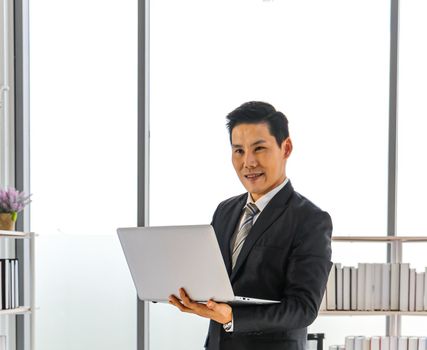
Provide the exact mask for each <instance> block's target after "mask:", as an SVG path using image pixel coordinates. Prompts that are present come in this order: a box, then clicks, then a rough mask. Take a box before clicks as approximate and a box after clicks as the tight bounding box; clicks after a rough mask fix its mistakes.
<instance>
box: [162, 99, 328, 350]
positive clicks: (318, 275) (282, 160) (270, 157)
mask: <svg viewBox="0 0 427 350" xmlns="http://www.w3.org/2000/svg"><path fill="white" fill-rule="evenodd" d="M227 120H228V122H227V127H228V130H229V133H230V141H231V147H232V162H233V166H234V169H235V170H236V173H237V175H238V177H239V179H240V181H241V182H242V184H243V186H244V187H245V189H246V190H247V191H248V193H245V194H242V195H239V196H236V197H233V198H230V199H227V200H225V201H224V202H222V203H220V204H219V206H218V208H217V210H216V211H215V213H214V216H213V220H212V225H213V227H214V229H215V233H216V236H217V239H218V243H219V245H220V248H221V252H222V255H223V258H224V262H225V265H226V267H227V270H228V273H229V276H230V281H231V283H232V286H233V290H234V293H235V295H244V296H249V297H254V298H260V299H270V300H280V303H278V304H264V305H232V306H230V305H228V304H224V303H215V302H214V301H212V300H210V301H209V302H208V303H207V304H206V305H204V304H201V303H196V302H193V301H192V300H191V299H190V298H189V297H188V295H187V293H186V291H185V290H183V289H180V290H179V297H180V298H179V299H178V298H177V297H176V296H174V295H172V296H171V297H170V300H169V302H170V303H171V304H172V305H175V306H176V307H178V308H179V309H180V310H181V311H183V312H190V313H195V314H197V315H199V316H202V317H207V318H210V319H211V321H210V325H209V333H208V337H207V339H206V343H205V347H206V348H207V349H208V350H251V349H260V350H276V349H277V350H279V349H280V350H288V349H291V350H304V349H305V344H306V337H307V326H308V325H310V324H311V323H312V322H313V321H314V320H315V319H316V317H317V313H318V310H319V307H320V303H321V300H322V297H323V293H324V291H325V287H326V282H327V279H328V275H329V271H330V269H331V267H332V262H331V235H332V222H331V218H330V216H329V214H328V213H326V212H324V211H322V210H321V209H319V208H318V207H317V206H316V205H314V204H313V203H312V202H310V201H309V200H308V199H307V198H305V197H303V196H302V195H300V194H299V193H297V192H295V191H294V189H293V187H292V184H291V182H290V181H289V179H288V178H287V177H286V162H287V160H288V158H289V156H290V155H291V153H292V141H291V139H290V137H289V132H288V121H287V118H286V117H285V116H284V115H283V114H282V113H281V112H279V111H276V110H275V108H274V107H273V106H271V105H270V104H268V103H264V102H248V103H245V104H243V105H241V106H240V107H238V108H237V109H235V110H234V111H232V112H231V113H230V114H229V115H228V116H227Z"/></svg>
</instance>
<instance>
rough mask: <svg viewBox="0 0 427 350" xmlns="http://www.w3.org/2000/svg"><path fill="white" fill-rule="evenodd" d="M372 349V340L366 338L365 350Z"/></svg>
mask: <svg viewBox="0 0 427 350" xmlns="http://www.w3.org/2000/svg"><path fill="white" fill-rule="evenodd" d="M370 349H371V338H370V337H365V339H364V340H363V350H370Z"/></svg>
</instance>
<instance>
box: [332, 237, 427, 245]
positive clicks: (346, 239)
mask: <svg viewBox="0 0 427 350" xmlns="http://www.w3.org/2000/svg"><path fill="white" fill-rule="evenodd" d="M332 240H333V241H341V242H387V243H391V242H427V236H418V237H416V236H408V237H402V236H333V237H332Z"/></svg>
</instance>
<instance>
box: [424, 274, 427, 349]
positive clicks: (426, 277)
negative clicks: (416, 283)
mask: <svg viewBox="0 0 427 350" xmlns="http://www.w3.org/2000/svg"><path fill="white" fill-rule="evenodd" d="M424 311H427V267H426V268H425V272H424ZM426 349H427V348H426Z"/></svg>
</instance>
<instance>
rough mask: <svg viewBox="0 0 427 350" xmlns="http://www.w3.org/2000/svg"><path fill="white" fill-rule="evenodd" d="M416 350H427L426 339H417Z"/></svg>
mask: <svg viewBox="0 0 427 350" xmlns="http://www.w3.org/2000/svg"><path fill="white" fill-rule="evenodd" d="M418 350H427V338H426V337H419V338H418Z"/></svg>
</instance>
